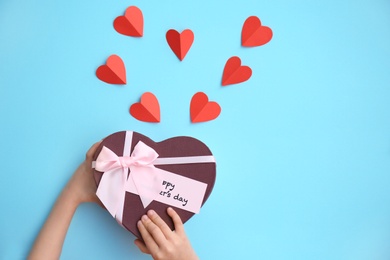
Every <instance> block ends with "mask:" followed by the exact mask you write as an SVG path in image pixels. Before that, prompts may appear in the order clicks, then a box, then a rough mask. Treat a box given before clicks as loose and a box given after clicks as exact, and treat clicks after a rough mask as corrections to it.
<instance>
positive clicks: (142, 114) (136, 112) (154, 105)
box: [129, 92, 160, 123]
mask: <svg viewBox="0 0 390 260" xmlns="http://www.w3.org/2000/svg"><path fill="white" fill-rule="evenodd" d="M129 111H130V114H131V115H132V116H133V117H134V118H136V119H138V120H140V121H143V122H151V123H158V122H160V104H159V103H158V99H157V98H156V96H155V95H154V94H153V93H151V92H145V93H144V94H142V96H141V102H139V103H135V104H133V105H131V107H130V110H129Z"/></svg>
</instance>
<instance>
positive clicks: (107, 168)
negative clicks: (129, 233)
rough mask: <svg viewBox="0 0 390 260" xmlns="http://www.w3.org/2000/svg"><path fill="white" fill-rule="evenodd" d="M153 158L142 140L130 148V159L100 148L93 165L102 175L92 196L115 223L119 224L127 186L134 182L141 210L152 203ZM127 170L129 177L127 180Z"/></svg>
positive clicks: (153, 153)
mask: <svg viewBox="0 0 390 260" xmlns="http://www.w3.org/2000/svg"><path fill="white" fill-rule="evenodd" d="M157 157H158V154H157V153H156V151H155V150H153V149H152V148H151V147H149V146H147V145H146V144H145V143H143V142H142V141H139V142H138V143H137V145H136V146H135V147H134V150H133V152H132V154H131V156H121V157H120V156H117V155H116V154H115V153H114V152H113V151H111V150H110V149H108V148H107V147H105V146H103V148H102V150H101V152H100V154H99V156H98V158H97V159H96V163H95V169H96V170H97V171H100V172H104V174H103V176H102V179H101V181H100V184H99V187H98V189H97V191H96V195H97V196H98V197H99V199H100V200H101V201H102V203H103V204H104V206H105V207H106V208H107V210H108V211H109V212H110V214H111V215H112V216H114V217H115V218H116V219H117V220H119V221H121V216H122V213H123V205H124V194H125V191H126V190H127V187H128V186H131V183H134V185H135V189H136V190H137V193H138V194H139V196H140V198H141V201H142V204H143V205H144V207H147V205H149V204H150V202H152V201H153V199H154V196H155V193H153V191H155V190H156V189H158V187H157V185H158V180H157V177H158V176H157V175H156V174H155V173H154V169H155V167H154V165H153V164H152V163H153V162H154V161H155V159H157ZM129 170H130V172H131V174H130V177H129V178H128V173H129ZM130 178H131V179H130ZM129 181H131V182H129ZM118 218H119V219H118Z"/></svg>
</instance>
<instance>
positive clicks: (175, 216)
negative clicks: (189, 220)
mask: <svg viewBox="0 0 390 260" xmlns="http://www.w3.org/2000/svg"><path fill="white" fill-rule="evenodd" d="M167 212H168V215H169V216H170V217H171V218H172V221H173V224H174V225H175V230H176V233H178V234H185V231H184V225H183V222H182V221H181V218H180V216H179V215H178V214H177V213H176V211H175V210H174V209H173V208H171V207H169V208H168V209H167Z"/></svg>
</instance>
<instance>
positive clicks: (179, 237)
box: [134, 208, 199, 260]
mask: <svg viewBox="0 0 390 260" xmlns="http://www.w3.org/2000/svg"><path fill="white" fill-rule="evenodd" d="M167 212H168V215H169V216H170V217H171V218H172V220H173V223H174V225H175V231H172V230H171V229H170V228H169V227H168V225H167V224H166V223H165V222H164V220H162V219H161V218H160V216H159V215H157V213H156V212H155V211H153V210H149V211H148V213H147V215H144V216H142V218H141V220H140V221H138V224H137V225H138V229H139V231H140V233H141V235H142V238H143V240H144V242H142V241H141V240H140V239H136V240H135V241H134V243H135V244H136V245H137V246H138V248H139V249H140V250H141V251H142V252H143V253H145V254H150V255H152V257H153V259H155V260H182V259H185V260H195V259H199V258H198V257H197V255H196V253H195V251H194V250H193V249H192V247H191V244H190V241H189V240H188V238H187V236H186V234H185V231H184V226H183V223H182V221H181V219H180V216H179V215H178V214H177V213H176V212H175V211H174V210H173V209H172V208H168V209H167Z"/></svg>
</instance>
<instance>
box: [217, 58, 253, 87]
mask: <svg viewBox="0 0 390 260" xmlns="http://www.w3.org/2000/svg"><path fill="white" fill-rule="evenodd" d="M251 76H252V69H251V68H250V67H248V66H241V59H240V58H239V57H237V56H233V57H231V58H230V59H228V61H227V62H226V64H225V68H224V69H223V76H222V86H227V85H231V84H237V83H241V82H244V81H247V80H248V79H249V78H250V77H251Z"/></svg>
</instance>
